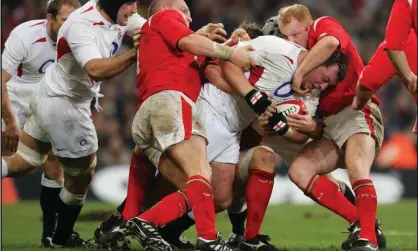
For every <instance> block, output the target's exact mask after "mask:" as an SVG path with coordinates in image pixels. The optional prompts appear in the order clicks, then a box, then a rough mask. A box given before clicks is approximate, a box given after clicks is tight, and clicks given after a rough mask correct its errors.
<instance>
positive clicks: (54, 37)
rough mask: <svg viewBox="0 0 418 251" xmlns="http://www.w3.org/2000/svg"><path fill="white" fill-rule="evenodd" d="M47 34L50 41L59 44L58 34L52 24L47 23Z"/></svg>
mask: <svg viewBox="0 0 418 251" xmlns="http://www.w3.org/2000/svg"><path fill="white" fill-rule="evenodd" d="M46 33H47V34H48V37H49V39H51V40H52V41H53V42H54V43H56V42H57V37H58V33H56V32H55V31H54V29H52V24H51V23H50V22H47V23H46Z"/></svg>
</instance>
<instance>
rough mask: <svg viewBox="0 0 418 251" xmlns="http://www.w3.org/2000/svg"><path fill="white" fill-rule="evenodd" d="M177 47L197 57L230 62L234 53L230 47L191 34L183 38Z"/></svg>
mask: <svg viewBox="0 0 418 251" xmlns="http://www.w3.org/2000/svg"><path fill="white" fill-rule="evenodd" d="M177 47H178V48H179V49H180V50H181V51H185V52H189V53H191V54H193V55H196V56H205V57H210V58H213V59H224V60H229V59H230V58H231V56H232V51H233V49H232V48H230V47H228V46H225V45H222V44H218V43H216V42H213V41H211V40H210V39H208V38H206V37H204V36H201V35H198V34H190V35H187V36H185V37H183V38H181V39H180V40H179V42H178V44H177Z"/></svg>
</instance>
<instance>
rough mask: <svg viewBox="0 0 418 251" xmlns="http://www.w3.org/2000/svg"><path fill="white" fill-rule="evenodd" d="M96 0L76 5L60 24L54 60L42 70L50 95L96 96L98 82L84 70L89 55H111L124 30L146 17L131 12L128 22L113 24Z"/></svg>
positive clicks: (82, 98) (84, 98)
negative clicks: (98, 7) (104, 15)
mask: <svg viewBox="0 0 418 251" xmlns="http://www.w3.org/2000/svg"><path fill="white" fill-rule="evenodd" d="M96 4H97V0H92V1H89V2H87V3H86V4H85V5H84V6H82V7H81V8H79V9H77V10H76V11H74V12H73V13H71V15H70V16H69V18H68V19H67V20H66V21H65V23H64V24H63V25H62V27H61V29H60V31H59V34H58V40H57V62H56V63H55V64H54V65H53V66H52V67H50V68H49V69H48V71H47V72H46V74H45V82H46V85H47V87H46V92H47V94H48V95H50V96H68V97H70V98H72V99H73V100H76V101H80V102H86V101H91V100H92V98H93V97H97V95H98V93H99V91H100V83H101V82H96V81H93V80H92V79H90V77H89V76H88V74H87V72H85V71H84V66H85V64H86V63H87V62H88V61H90V60H92V59H100V58H110V57H113V56H114V55H115V54H116V52H117V51H118V49H119V48H120V46H121V44H122V39H123V37H124V35H125V33H127V32H128V34H133V32H134V31H135V28H136V27H141V26H142V25H143V24H144V23H145V22H146V20H145V19H144V18H142V17H141V16H139V15H138V14H134V15H133V16H132V17H131V18H130V19H129V22H128V25H127V26H120V25H118V24H112V23H110V22H109V21H107V20H106V19H105V18H104V17H103V16H102V15H101V14H100V12H99V11H98V10H97V8H96Z"/></svg>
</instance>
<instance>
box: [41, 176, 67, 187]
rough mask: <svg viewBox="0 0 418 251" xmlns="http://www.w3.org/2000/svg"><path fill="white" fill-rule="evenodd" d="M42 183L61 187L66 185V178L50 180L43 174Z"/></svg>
mask: <svg viewBox="0 0 418 251" xmlns="http://www.w3.org/2000/svg"><path fill="white" fill-rule="evenodd" d="M41 185H42V186H44V187H49V188H61V187H62V186H63V185H64V180H50V179H48V178H47V177H45V173H43V174H42V179H41Z"/></svg>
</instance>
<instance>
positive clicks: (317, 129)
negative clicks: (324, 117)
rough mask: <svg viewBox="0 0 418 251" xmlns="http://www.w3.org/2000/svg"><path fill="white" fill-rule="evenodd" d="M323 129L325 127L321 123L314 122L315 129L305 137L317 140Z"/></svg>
mask: <svg viewBox="0 0 418 251" xmlns="http://www.w3.org/2000/svg"><path fill="white" fill-rule="evenodd" d="M314 121H315V120H314ZM324 127H325V125H324V124H323V123H321V122H318V121H315V129H314V130H313V131H312V132H309V133H307V135H308V136H309V138H311V139H318V138H320V137H321V136H322V133H323V132H324Z"/></svg>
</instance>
